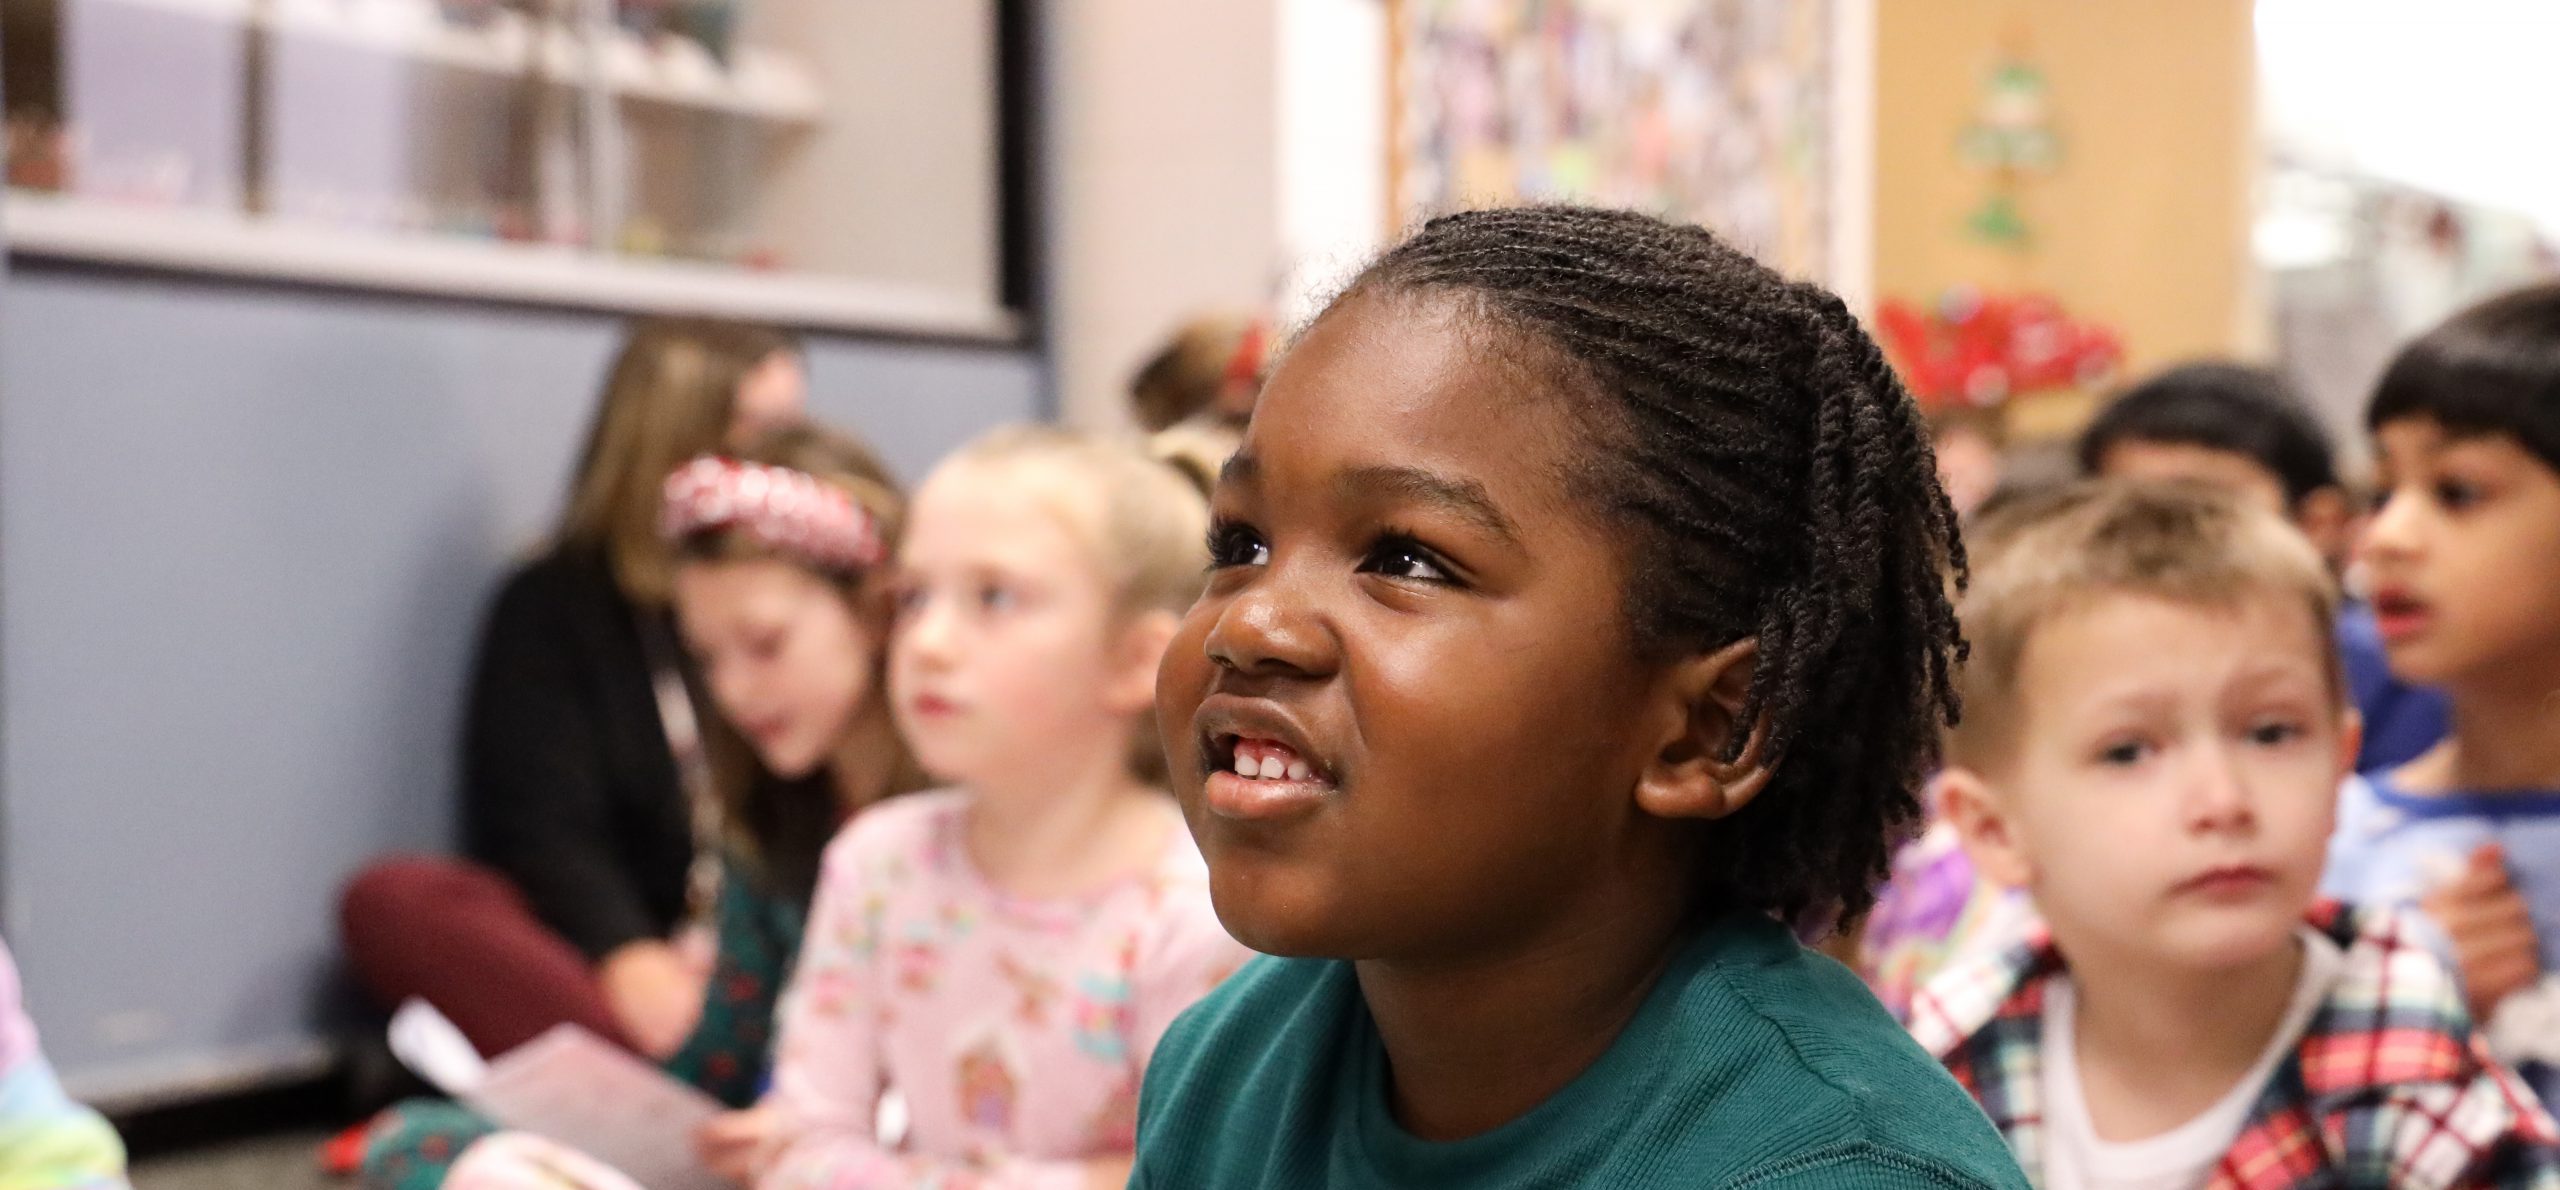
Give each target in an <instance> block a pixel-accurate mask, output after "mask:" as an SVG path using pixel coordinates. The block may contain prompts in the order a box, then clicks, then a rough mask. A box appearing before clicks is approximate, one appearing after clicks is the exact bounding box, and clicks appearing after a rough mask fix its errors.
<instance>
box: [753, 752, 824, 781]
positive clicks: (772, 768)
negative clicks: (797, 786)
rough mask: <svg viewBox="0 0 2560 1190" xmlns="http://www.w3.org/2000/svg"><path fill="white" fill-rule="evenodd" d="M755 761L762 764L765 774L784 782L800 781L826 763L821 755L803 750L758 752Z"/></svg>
mask: <svg viewBox="0 0 2560 1190" xmlns="http://www.w3.org/2000/svg"><path fill="white" fill-rule="evenodd" d="M756 759H757V760H760V761H762V762H764V767H765V771H766V772H769V773H772V774H773V775H774V776H776V777H779V778H781V779H783V780H785V781H798V780H801V779H802V778H805V777H807V776H808V775H810V774H811V773H814V772H817V771H818V766H819V765H821V764H823V763H825V761H826V757H825V756H824V755H823V754H820V753H815V752H811V751H809V750H808V749H805V748H784V749H777V750H774V751H770V752H767V751H759V752H757V753H756Z"/></svg>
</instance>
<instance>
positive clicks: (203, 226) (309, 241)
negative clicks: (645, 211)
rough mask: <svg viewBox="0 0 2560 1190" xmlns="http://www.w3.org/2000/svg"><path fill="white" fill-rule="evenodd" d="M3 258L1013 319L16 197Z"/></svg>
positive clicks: (859, 287)
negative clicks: (20, 257) (5, 253)
mask: <svg viewBox="0 0 2560 1190" xmlns="http://www.w3.org/2000/svg"><path fill="white" fill-rule="evenodd" d="M0 240H5V242H6V243H7V245H8V248H9V251H10V253H11V254H12V255H13V256H22V257H27V258H33V259H51V260H71V261H82V262H89V263H100V264H112V265H121V266H132V267H140V268H158V269H171V270H178V271H185V272H202V273H214V274H223V275H229V276H236V277H245V278H251V279H258V280H269V281H282V282H291V283H302V284H318V285H335V286H349V287H354V288H365V289H384V290H393V291H398V292H405V293H423V294H431V295H438V296H446V297H457V298H473V299H482V300H493V301H514V302H531V303H542V304H555V305H570V306H583V307H592V308H597V309H608V310H630V311H642V312H647V311H664V312H685V313H702V314H715V315H722V316H726V317H731V318H741V319H750V320H755V321H763V322H774V323H781V324H785V325H791V326H801V327H810V328H824V329H839V330H848V331H863V332H872V333H887V334H901V335H917V336H925V337H932V338H947V339H960V340H972V341H983V342H1011V341H1014V340H1015V339H1017V338H1018V337H1019V335H1020V333H1021V321H1020V318H1019V317H1018V316H1017V315H1015V314H1014V313H1013V312H1011V311H1009V310H1006V309H1004V308H1003V307H1001V306H998V305H993V304H991V303H988V302H984V301H980V300H977V299H975V298H972V297H970V296H968V295H965V294H959V293H947V292H941V291H937V290H933V289H928V288H924V287H919V286H901V285H893V284H883V283H876V282H865V281H858V280H847V279H838V278H827V277H815V276H807V275H799V274H790V273H759V272H752V271H745V270H740V269H737V268H732V267H727V266H722V265H712V264H699V263H693V262H687V261H671V260H634V259H628V258H621V257H612V256H604V255H599V254H596V253H592V252H588V251H585V250H583V249H579V248H574V247H566V246H560V245H542V244H509V243H496V242H487V241H473V240H460V239H454V238H451V237H440V236H425V235H411V236H392V235H381V234H375V233H368V232H340V231H329V230H323V229H315V228H307V227H301V226H295V225H291V224H288V223H282V222H268V221H263V220H258V219H254V218H251V217H247V216H241V215H233V214H228V213H222V212H208V211H188V210H153V209H144V208H133V207H123V206H118V205H115V204H109V203H101V202H94V201H87V200H82V199H74V198H63V197H59V196H55V195H47V194H36V193H30V192H24V191H13V192H11V193H10V194H9V195H8V197H7V199H6V200H5V202H0Z"/></svg>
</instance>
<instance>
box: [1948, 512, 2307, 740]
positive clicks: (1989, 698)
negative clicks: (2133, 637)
mask: <svg viewBox="0 0 2560 1190" xmlns="http://www.w3.org/2000/svg"><path fill="white" fill-rule="evenodd" d="M1965 536H1966V538H1967V543H1966V544H1967V546H1968V547H1969V549H1970V551H1971V553H1972V557H1973V563H1974V569H1973V584H1972V586H1971V587H1970V588H1969V589H1968V590H1967V591H1966V593H1965V596H1964V599H1963V601H1962V602H1961V604H1960V605H1959V607H1958V615H1959V616H1960V617H1961V619H1962V621H1963V624H1964V632H1965V637H1966V639H1967V640H1968V641H1970V642H1971V644H1972V653H1971V655H1970V657H1969V658H1968V659H1967V660H1966V662H1965V664H1964V665H1963V666H1962V668H1961V669H1960V670H1959V671H1958V673H1957V675H1956V688H1957V690H1958V691H1959V692H1960V693H1961V695H1962V696H1963V699H1964V715H1963V718H1962V719H1961V721H1959V722H1958V723H1957V725H1956V727H1955V729H1954V731H1953V732H1952V733H1951V734H1950V737H1949V740H1948V747H1947V755H1948V760H1949V762H1950V763H1952V764H1957V765H1962V766H1964V767H1967V768H1977V769H1978V768H1981V767H1984V766H1985V765H1987V764H1992V763H1997V762H1998V761H2000V760H2002V759H2005V758H2006V757H2007V755H2008V753H2009V749H2010V747H2011V746H2012V745H2013V744H2014V743H2015V742H2016V739H2017V732H2018V725H2019V723H2020V721H2021V719H2022V718H2023V715H2022V714H2021V711H2022V703H2021V697H2020V695H2021V691H2020V689H2019V678H2020V673H2019V669H2020V666H2021V664H2022V663H2023V661H2024V659H2025V656H2026V651H2027V645H2028V644H2029V642H2031V641H2033V640H2034V639H2035V634H2036V631H2037V630H2038V629H2039V628H2041V627H2043V626H2044V625H2046V624H2049V623H2051V622H2052V621H2053V620H2054V619H2055V618H2057V617H2059V616H2061V615H2063V614H2065V613H2068V612H2070V611H2073V610H2076V609H2079V608H2083V607H2086V606H2088V605H2089V604H2090V603H2091V602H2093V601H2095V600H2098V599H2103V598H2106V597H2109V596H2123V595H2140V596H2150V597H2153V598H2158V599H2166V600H2171V601H2174V602H2178V603H2186V604H2195V605H2199V606H2205V607H2216V608H2224V607H2231V606H2233V605H2235V604H2238V603H2240V602H2241V601H2242V600H2245V599H2249V598H2252V597H2264V596H2268V595H2273V596H2276V597H2278V598H2284V599H2298V600H2300V601H2301V605H2302V607H2303V608H2304V609H2305V610H2307V611H2309V612H2310V613H2311V617H2312V624H2313V626H2314V627H2315V628H2316V629H2317V630H2318V639H2319V641H2320V642H2321V648H2320V662H2321V666H2322V668H2323V670H2324V672H2326V673H2327V674H2328V676H2329V685H2330V688H2331V691H2332V694H2333V696H2334V697H2335V698H2336V699H2337V700H2338V702H2339V704H2340V705H2341V706H2343V705H2344V703H2345V699H2346V690H2345V676H2344V671H2343V668H2342V667H2341V665H2340V663H2339V660H2338V654H2337V650H2336V649H2335V648H2334V647H2333V646H2332V645H2331V644H2330V643H2329V642H2330V641H2332V640H2333V639H2334V632H2335V626H2336V622H2337V612H2338V589H2337V585H2336V583H2335V581H2334V580H2333V579H2332V578H2331V577H2330V574H2329V567H2328V565H2327V564H2326V563H2325V562H2323V561H2322V560H2321V558H2320V554H2319V551H2318V550H2317V549H2315V548H2314V547H2313V546H2312V544H2311V542H2310V540H2309V539H2308V538H2305V537H2304V536H2303V535H2302V533H2301V532H2300V531H2299V530H2297V529H2295V528H2294V527H2293V526H2292V525H2290V524H2288V523H2286V522H2285V520H2284V519H2283V518H2281V517H2279V516H2277V515H2276V514H2274V513H2273V512H2270V511H2267V510H2266V509H2263V508H2260V507H2258V506H2256V505H2253V504H2249V503H2246V502H2244V501H2241V500H2239V499H2238V498H2236V497H2234V496H2232V495H2231V494H2229V493H2227V492H2223V491H2221V490H2219V489H2215V488H2209V487H2205V486H2202V485H2197V484H2185V483H2175V484H2160V483H2126V482H2122V481H2099V482H2089V483H2079V484H2073V485H2070V486H2067V487H2062V488H2057V489H2055V490H2053V491H2050V492H2045V493H2040V494H2037V495H2033V496H2027V497H2023V498H2020V499H2018V500H2016V501H2014V502H2011V503H2007V504H2003V505H2000V506H1998V507H1997V508H1994V509H1992V510H1989V511H1987V512H1986V513H1985V514H1984V516H1983V518H1982V520H1981V521H1979V522H1978V523H1977V524H1976V525H1975V526H1973V527H1972V528H1971V529H1969V530H1968V531H1967V532H1966V534H1965ZM2164 643H2166V642H2164Z"/></svg>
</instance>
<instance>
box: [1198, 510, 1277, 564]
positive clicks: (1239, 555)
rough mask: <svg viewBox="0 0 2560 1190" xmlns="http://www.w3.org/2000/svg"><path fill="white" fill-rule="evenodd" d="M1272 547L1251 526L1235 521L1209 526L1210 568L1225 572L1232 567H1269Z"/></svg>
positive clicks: (1219, 522)
mask: <svg viewBox="0 0 2560 1190" xmlns="http://www.w3.org/2000/svg"><path fill="white" fill-rule="evenodd" d="M1270 564H1271V547H1270V546H1269V545H1266V544H1264V542H1263V540H1262V537H1261V535H1260V534H1258V533H1255V532H1254V531H1253V529H1252V527H1251V526H1248V525H1244V524H1240V523H1237V522H1235V521H1218V522H1216V523H1214V524H1211V525H1210V526H1209V568H1210V569H1212V570H1224V569H1226V568H1228V567H1230V566H1268V565H1270Z"/></svg>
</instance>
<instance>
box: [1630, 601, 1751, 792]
mask: <svg viewBox="0 0 2560 1190" xmlns="http://www.w3.org/2000/svg"><path fill="white" fill-rule="evenodd" d="M1759 659H1760V642H1759V641H1757V640H1750V639H1746V640H1740V641H1736V642H1734V643H1733V644H1730V645H1726V646H1725V647H1723V648H1721V649H1718V650H1716V651H1715V652H1713V653H1708V654H1705V655H1704V656H1699V657H1693V658H1690V659H1689V660H1687V661H1684V662H1681V663H1680V665H1679V667H1678V668H1677V669H1675V670H1674V671H1673V672H1672V674H1671V676H1670V679H1669V683H1668V685H1667V686H1666V688H1665V696H1666V698H1667V700H1668V702H1669V705H1668V706H1666V707H1665V708H1664V715H1663V721H1664V723H1665V724H1666V727H1665V729H1664V731H1663V734H1662V738H1661V739H1660V741H1659V742H1658V743H1657V744H1656V746H1655V748H1654V754H1653V758H1652V759H1651V760H1650V761H1649V762H1647V764H1646V765H1645V769H1644V773H1643V774H1642V775H1641V776H1639V777H1638V778H1637V780H1636V805H1637V806H1638V807H1639V808H1641V809H1642V810H1644V812H1645V813H1648V814H1651V815H1653V816H1655V817H1657V818H1722V817H1725V816H1726V815H1728V814H1731V813H1733V812H1734V811H1736V810H1739V809H1741V808H1743V807H1744V806H1747V805H1749V804H1751V799H1752V798H1755V797H1758V796H1759V795H1760V791H1761V790H1763V789H1766V788H1768V785H1769V778H1770V777H1771V776H1772V775H1774V774H1775V773H1776V771H1777V770H1776V768H1775V766H1774V764H1773V763H1772V761H1773V760H1774V758H1773V757H1771V756H1770V755H1769V748H1768V744H1769V719H1768V716H1766V715H1759V716H1755V717H1754V718H1753V719H1752V721H1751V722H1750V723H1749V724H1744V723H1743V722H1742V708H1743V706H1744V704H1745V703H1747V702H1749V701H1750V698H1751V679H1752V675H1753V674H1754V673H1755V672H1757V671H1758V667H1759ZM1737 735H1741V737H1742V741H1743V742H1742V749H1741V752H1740V754H1739V755H1737V756H1736V757H1735V758H1734V759H1731V760H1727V759H1725V752H1726V751H1727V749H1729V748H1730V747H1731V746H1732V743H1733V740H1734V739H1735V737H1736V736H1737Z"/></svg>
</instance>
